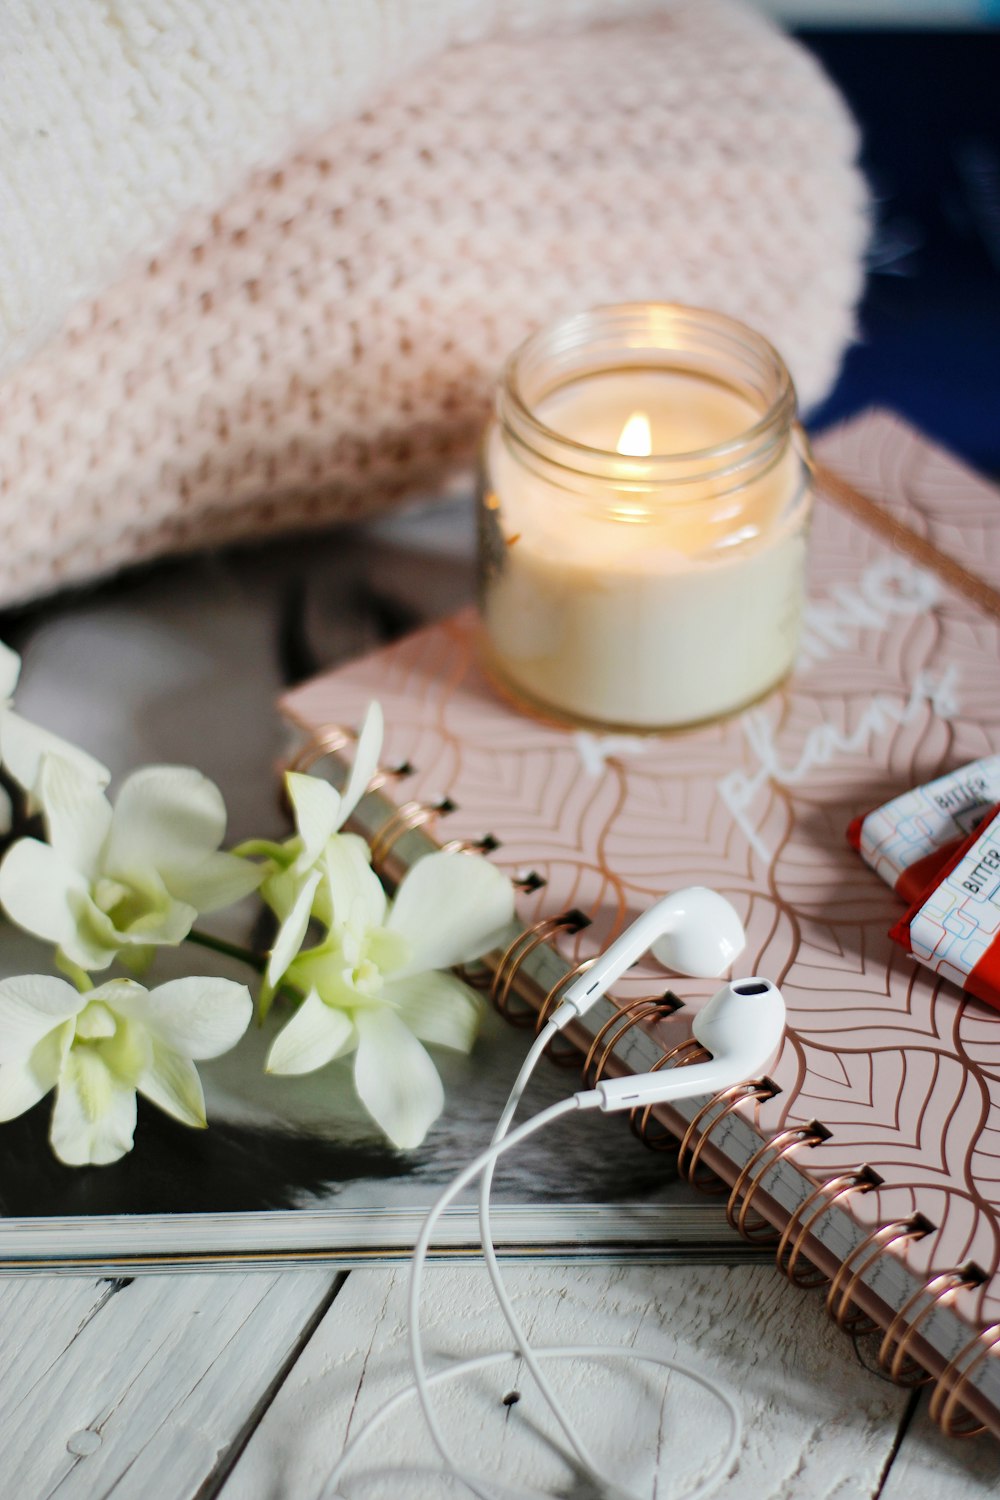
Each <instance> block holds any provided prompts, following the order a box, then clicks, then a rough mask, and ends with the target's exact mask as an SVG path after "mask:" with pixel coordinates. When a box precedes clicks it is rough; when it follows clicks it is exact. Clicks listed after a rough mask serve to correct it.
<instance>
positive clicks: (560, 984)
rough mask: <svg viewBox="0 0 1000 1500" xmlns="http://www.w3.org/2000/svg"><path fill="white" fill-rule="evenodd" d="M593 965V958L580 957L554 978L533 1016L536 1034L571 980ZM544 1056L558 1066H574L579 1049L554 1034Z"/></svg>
mask: <svg viewBox="0 0 1000 1500" xmlns="http://www.w3.org/2000/svg"><path fill="white" fill-rule="evenodd" d="M593 965H594V959H592V958H584V959H581V960H580V962H579V963H578V964H574V965H573V967H572V968H571V969H569V970H567V972H566V973H565V974H563V975H562V976H561V978H559V979H557V980H556V982H555V984H554V985H553V986H552V988H551V989H550V990H549V992H548V994H547V995H546V996H545V999H544V1000H543V1001H542V1003H541V1005H540V1006H539V1009H538V1015H537V1017H536V1018H535V1035H536V1036H538V1035H539V1034H540V1033H541V1031H542V1029H543V1028H544V1026H545V1023H546V1021H547V1020H548V1019H549V1016H550V1015H551V1014H552V1012H553V1011H554V1010H555V1008H556V1005H557V1002H558V1001H559V1000H561V999H562V996H563V994H564V992H565V991H566V990H567V989H568V988H569V986H570V985H571V984H572V983H573V980H574V979H577V978H579V976H580V975H581V974H585V973H586V972H587V970H588V969H590V968H592V967H593ZM545 1056H546V1057H547V1058H549V1059H550V1061H551V1062H554V1063H555V1064H556V1066H557V1067H559V1068H574V1067H576V1065H577V1064H578V1063H579V1061H580V1049H579V1047H577V1046H576V1045H575V1044H574V1043H573V1042H571V1041H568V1040H567V1038H566V1037H564V1036H554V1037H553V1038H552V1040H551V1042H550V1043H549V1045H548V1046H547V1047H546V1049H545Z"/></svg>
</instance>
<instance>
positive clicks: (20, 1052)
mask: <svg viewBox="0 0 1000 1500" xmlns="http://www.w3.org/2000/svg"><path fill="white" fill-rule="evenodd" d="M86 1003H87V997H86V996H84V995H81V994H79V993H78V992H77V991H76V990H75V989H74V988H73V986H72V985H71V984H67V983H66V981H65V979H56V978H54V977H53V976H52V975H49V974H21V975H18V976H17V977H16V978H13V979H0V1063H14V1062H23V1061H24V1060H25V1058H27V1057H29V1056H30V1054H31V1052H32V1050H33V1049H34V1048H35V1047H36V1046H37V1045H38V1043H39V1042H40V1041H41V1040H42V1038H43V1037H44V1036H47V1035H48V1033H49V1032H50V1031H53V1030H55V1029H56V1028H57V1027H59V1026H61V1025H62V1023H63V1022H64V1021H68V1020H69V1019H70V1018H71V1017H72V1016H76V1015H78V1014H79V1012H80V1011H81V1010H82V1009H83V1007H84V1006H85V1005H86Z"/></svg>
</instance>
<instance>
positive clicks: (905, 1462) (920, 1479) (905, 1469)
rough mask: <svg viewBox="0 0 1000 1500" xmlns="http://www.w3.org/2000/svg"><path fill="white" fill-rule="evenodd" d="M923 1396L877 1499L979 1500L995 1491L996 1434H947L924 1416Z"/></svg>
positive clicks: (998, 1482)
mask: <svg viewBox="0 0 1000 1500" xmlns="http://www.w3.org/2000/svg"><path fill="white" fill-rule="evenodd" d="M927 1403H928V1396H927V1393H926V1392H924V1393H923V1394H922V1395H921V1397H920V1406H919V1407H918V1409H917V1413H916V1415H915V1417H914V1419H913V1421H912V1422H911V1423H910V1425H909V1426H908V1427H907V1429H906V1435H905V1437H904V1438H903V1441H902V1443H901V1445H900V1449H899V1452H898V1453H897V1455H896V1457H895V1459H894V1461H893V1464H892V1467H891V1468H890V1470H889V1473H888V1476H887V1478H886V1482H885V1487H884V1489H883V1490H882V1492H881V1494H880V1496H879V1500H983V1496H985V1495H1000V1446H998V1444H997V1441H996V1439H995V1438H992V1437H988V1436H987V1437H979V1438H969V1439H957V1438H946V1437H945V1436H944V1434H943V1433H942V1432H941V1430H940V1428H938V1427H936V1426H935V1425H934V1423H933V1422H932V1421H931V1419H930V1417H929V1416H928V1415H927Z"/></svg>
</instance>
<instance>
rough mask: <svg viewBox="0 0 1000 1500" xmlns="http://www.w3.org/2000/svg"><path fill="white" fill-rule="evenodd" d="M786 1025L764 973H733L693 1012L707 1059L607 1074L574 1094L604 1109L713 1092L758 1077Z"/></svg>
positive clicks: (780, 1003) (774, 989) (777, 997)
mask: <svg viewBox="0 0 1000 1500" xmlns="http://www.w3.org/2000/svg"><path fill="white" fill-rule="evenodd" d="M784 1029H785V1002H784V1000H783V999H782V998H781V991H780V990H779V989H778V988H777V986H776V985H773V984H772V983H771V981H770V980H769V979H757V978H750V979H734V980H732V981H731V982H730V983H729V984H727V985H726V986H725V988H724V989H721V990H720V991H719V993H718V994H717V995H714V996H713V997H712V999H711V1000H710V1001H709V1002H708V1004H707V1005H706V1006H705V1008H704V1010H702V1011H701V1012H700V1014H699V1015H697V1016H696V1017H695V1022H694V1026H693V1027H692V1030H693V1032H694V1036H695V1038H696V1039H697V1040H698V1041H699V1042H700V1043H701V1044H702V1046H703V1047H704V1048H705V1049H706V1050H707V1051H708V1052H711V1054H712V1056H711V1058H710V1059H709V1061H708V1062H703V1063H695V1064H693V1065H692V1066H691V1067H686V1068H664V1069H663V1071H662V1072H660V1073H634V1074H632V1075H631V1077H628V1078H609V1079H605V1080H604V1081H603V1082H601V1083H599V1084H598V1085H597V1087H596V1089H591V1090H589V1091H588V1092H587V1093H585V1094H582V1095H579V1094H578V1095H577V1098H578V1099H579V1100H580V1101H581V1104H587V1105H588V1106H589V1107H591V1108H597V1109H603V1110H616V1109H642V1108H644V1107H645V1106H646V1105H647V1104H664V1103H669V1102H671V1101H672V1100H674V1099H688V1098H691V1097H692V1096H693V1095H697V1094H716V1093H718V1092H719V1090H720V1089H725V1088H728V1087H729V1086H730V1084H733V1083H742V1082H743V1080H744V1079H747V1078H757V1077H759V1076H760V1074H761V1073H762V1072H763V1071H764V1070H765V1069H766V1068H767V1066H768V1065H769V1063H771V1062H772V1060H773V1059H774V1056H775V1053H776V1052H777V1050H778V1048H779V1046H780V1045H781V1037H782V1033H783V1032H784Z"/></svg>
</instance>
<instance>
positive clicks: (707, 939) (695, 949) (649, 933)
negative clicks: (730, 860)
mask: <svg viewBox="0 0 1000 1500" xmlns="http://www.w3.org/2000/svg"><path fill="white" fill-rule="evenodd" d="M745 945H746V934H745V932H744V931H743V924H742V922H741V921H740V919H739V917H738V916H737V915H736V912H735V911H734V910H733V908H732V907H731V906H730V904H729V902H728V901H727V900H726V898H725V896H720V895H719V893H718V891H710V890H709V889H708V887H707V886H704V885H689V886H685V887H684V889H683V890H679V891H672V892H671V893H670V895H669V896H664V897H663V898H662V899H661V900H660V901H657V902H656V903H655V905H653V906H651V907H650V908H649V910H648V911H644V912H643V914H642V916H641V917H637V918H636V920H635V921H634V922H633V923H632V925H631V927H629V928H627V929H626V930H625V932H623V933H622V935H621V937H619V938H616V940H615V941H614V942H613V943H612V944H611V947H610V948H608V949H606V950H605V952H604V953H602V954H601V955H600V957H599V958H597V959H595V961H594V963H593V964H592V965H591V966H590V968H589V969H587V970H586V971H585V972H584V973H583V974H581V975H580V977H579V979H575V980H574V981H573V983H572V984H571V985H570V986H569V988H568V989H567V991H566V993H565V995H563V997H562V1001H561V1003H560V1006H559V1009H558V1010H557V1011H556V1013H555V1015H554V1016H553V1018H552V1019H553V1021H554V1022H555V1023H556V1024H558V1025H559V1026H565V1025H566V1024H567V1023H568V1022H569V1021H571V1020H573V1019H574V1018H575V1017H577V1016H582V1015H584V1014H585V1013H586V1012H587V1011H588V1010H589V1009H590V1007H591V1006H592V1005H593V1004H594V1003H595V1002H596V1001H597V1000H599V999H600V998H601V996H602V995H603V994H604V992H605V990H606V989H607V988H608V986H609V985H612V984H614V982H615V980H616V979H620V978H621V976H622V975H623V974H624V973H625V970H626V969H629V968H631V967H632V965H633V964H634V963H636V962H637V960H638V959H640V958H641V957H642V955H643V954H644V953H645V952H646V951H647V949H649V948H650V947H652V949H653V952H654V954H655V955H656V957H657V958H658V959H659V961H660V963H662V964H664V965H665V966H666V968H668V969H674V970H675V971H676V972H677V973H679V974H691V975H693V976H695V977H696V978H700V979H717V978H718V977H719V975H720V974H723V973H725V971H726V969H728V968H729V966H730V964H731V963H732V962H733V959H734V958H738V957H739V955H740V954H741V953H742V952H743V949H744V947H745Z"/></svg>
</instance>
